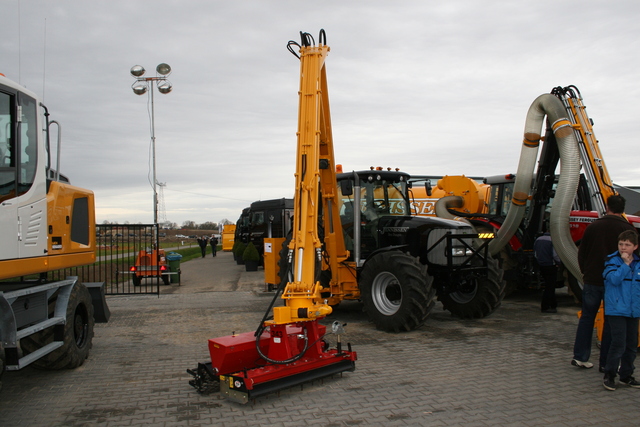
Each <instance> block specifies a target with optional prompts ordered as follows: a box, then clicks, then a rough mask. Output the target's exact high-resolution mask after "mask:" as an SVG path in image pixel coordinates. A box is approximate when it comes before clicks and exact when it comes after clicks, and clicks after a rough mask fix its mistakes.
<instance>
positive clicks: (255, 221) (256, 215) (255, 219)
mask: <svg viewBox="0 0 640 427" xmlns="http://www.w3.org/2000/svg"><path fill="white" fill-rule="evenodd" d="M262 224H264V212H252V213H251V225H252V226H256V225H262Z"/></svg>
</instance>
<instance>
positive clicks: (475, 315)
mask: <svg viewBox="0 0 640 427" xmlns="http://www.w3.org/2000/svg"><path fill="white" fill-rule="evenodd" d="M487 264H488V268H489V272H488V276H487V277H485V276H482V275H476V274H470V275H469V276H467V277H466V278H465V279H464V280H463V281H462V282H461V283H459V286H460V287H459V289H458V290H457V291H455V292H451V293H448V294H444V295H438V300H440V301H441V302H442V305H443V307H444V309H445V310H449V311H450V312H451V314H453V315H454V316H457V317H460V318H461V319H480V318H483V317H486V316H488V315H490V314H491V313H493V312H494V311H495V310H496V309H497V308H498V307H500V304H501V303H502V299H503V298H504V292H505V289H504V288H505V283H504V281H503V280H502V270H501V269H500V267H499V262H498V260H497V259H495V258H489V259H488V263H487Z"/></svg>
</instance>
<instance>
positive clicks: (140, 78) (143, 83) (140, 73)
mask: <svg viewBox="0 0 640 427" xmlns="http://www.w3.org/2000/svg"><path fill="white" fill-rule="evenodd" d="M145 72H146V70H145V69H144V67H143V66H142V65H134V66H133V67H131V75H132V76H133V77H134V78H135V79H136V80H135V81H134V82H133V84H132V85H131V89H132V90H133V93H135V94H136V95H144V94H145V93H147V91H148V92H149V95H150V96H151V151H152V156H153V224H154V225H155V228H154V230H156V231H154V233H157V229H158V228H157V227H158V191H157V189H156V188H157V187H156V186H157V183H158V181H157V180H156V129H155V112H154V106H153V92H154V90H153V82H155V83H156V86H157V88H158V92H160V93H162V94H167V93H169V92H171V90H172V89H173V86H172V84H171V82H170V81H169V80H167V77H168V76H169V74H171V67H170V66H169V64H166V63H164V62H163V63H161V64H158V66H157V67H156V74H157V75H156V77H144V73H145ZM154 240H155V241H156V243H157V235H156V239H154Z"/></svg>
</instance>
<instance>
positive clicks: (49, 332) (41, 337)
mask: <svg viewBox="0 0 640 427" xmlns="http://www.w3.org/2000/svg"><path fill="white" fill-rule="evenodd" d="M54 305H55V300H53V301H50V303H49V311H50V312H51V313H53V307H54ZM94 323H95V321H94V318H93V304H92V303H91V295H90V294H89V291H88V290H87V288H86V287H85V286H84V285H83V284H81V283H76V284H75V285H74V286H73V289H72V290H71V295H70V296H69V304H68V306H67V322H66V324H65V325H64V334H63V336H64V344H63V345H62V346H61V347H59V348H57V349H56V350H54V351H52V352H51V353H49V354H47V355H46V356H44V357H42V358H40V359H38V360H36V361H35V362H33V365H34V366H36V367H38V368H43V369H73V368H77V367H78V366H80V365H82V364H83V363H84V361H85V359H86V358H87V357H88V356H89V350H90V349H91V346H92V340H93V326H94ZM53 329H54V328H53V327H51V328H47V329H45V330H43V331H41V332H38V333H36V334H33V335H30V336H28V337H25V338H23V339H22V340H20V345H21V347H22V350H23V351H24V352H25V353H26V354H28V353H32V352H34V351H35V350H37V349H39V348H41V347H43V346H44V345H46V344H48V343H50V342H52V341H53Z"/></svg>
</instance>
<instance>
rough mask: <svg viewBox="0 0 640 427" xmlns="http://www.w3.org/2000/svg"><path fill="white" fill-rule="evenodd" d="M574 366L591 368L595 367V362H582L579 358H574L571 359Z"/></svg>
mask: <svg viewBox="0 0 640 427" xmlns="http://www.w3.org/2000/svg"><path fill="white" fill-rule="evenodd" d="M571 364H572V365H573V366H577V367H578V368H584V369H591V368H593V363H591V362H581V361H579V360H578V359H573V360H572V361H571Z"/></svg>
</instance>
